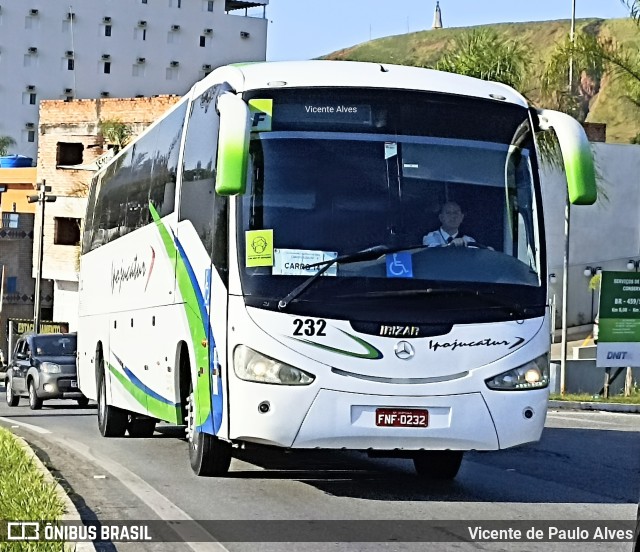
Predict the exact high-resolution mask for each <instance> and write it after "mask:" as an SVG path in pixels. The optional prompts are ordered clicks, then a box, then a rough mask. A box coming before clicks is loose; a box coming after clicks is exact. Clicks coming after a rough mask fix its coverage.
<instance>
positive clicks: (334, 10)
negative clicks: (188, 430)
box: [267, 0, 628, 61]
mask: <svg viewBox="0 0 640 552" xmlns="http://www.w3.org/2000/svg"><path fill="white" fill-rule="evenodd" d="M435 5H436V1H435V0H270V2H269V7H268V8H267V17H268V18H269V20H270V23H269V35H268V40H267V60H269V61H281V60H288V59H310V58H314V57H318V56H321V55H323V54H328V53H330V52H333V51H335V50H339V49H340V48H345V47H348V46H353V45H354V44H359V43H361V42H366V41H367V40H369V38H370V37H371V38H381V37H383V36H390V35H397V34H404V33H406V32H415V31H422V30H425V29H430V28H431V24H432V22H433V13H434V9H435ZM571 6H572V0H535V1H531V0H440V8H441V10H442V20H443V24H444V26H445V27H469V26H473V25H483V24H487V23H501V22H509V21H545V20H550V19H567V20H569V19H570V18H571ZM626 16H628V11H627V10H626V9H625V7H624V5H623V4H622V3H621V2H620V0H576V18H584V17H602V18H606V19H609V18H619V17H626ZM567 32H568V30H567Z"/></svg>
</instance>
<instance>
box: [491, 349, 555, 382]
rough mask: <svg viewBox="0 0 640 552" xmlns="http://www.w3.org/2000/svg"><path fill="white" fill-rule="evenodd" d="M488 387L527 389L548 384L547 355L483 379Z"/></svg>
mask: <svg viewBox="0 0 640 552" xmlns="http://www.w3.org/2000/svg"><path fill="white" fill-rule="evenodd" d="M485 383H486V384H487V387H488V388H489V389H494V390H496V391H527V390H529V389H544V388H545V387H547V386H548V385H549V355H548V354H544V355H541V356H539V357H538V358H536V359H534V360H531V361H529V362H527V363H526V364H523V365H522V366H518V367H517V368H513V369H512V370H509V371H508V372H503V373H502V374H498V375H497V376H494V377H492V378H489V379H487V380H485Z"/></svg>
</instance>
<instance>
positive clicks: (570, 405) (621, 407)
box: [549, 401, 640, 414]
mask: <svg viewBox="0 0 640 552" xmlns="http://www.w3.org/2000/svg"><path fill="white" fill-rule="evenodd" d="M549 408H559V409H566V410H593V411H601V412H626V413H630V414H640V404H618V403H602V402H578V401H549Z"/></svg>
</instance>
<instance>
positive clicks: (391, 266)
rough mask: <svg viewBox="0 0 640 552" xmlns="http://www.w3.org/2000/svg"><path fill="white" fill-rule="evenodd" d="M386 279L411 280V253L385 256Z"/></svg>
mask: <svg viewBox="0 0 640 552" xmlns="http://www.w3.org/2000/svg"><path fill="white" fill-rule="evenodd" d="M386 261H387V278H413V265H412V263H411V253H392V254H391V255H387V256H386Z"/></svg>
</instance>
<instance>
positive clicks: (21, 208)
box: [0, 167, 37, 214]
mask: <svg viewBox="0 0 640 552" xmlns="http://www.w3.org/2000/svg"><path fill="white" fill-rule="evenodd" d="M36 174H37V169H36V167H25V168H17V169H0V190H1V189H2V188H4V189H5V190H4V192H3V193H2V194H0V213H11V212H16V213H31V214H35V212H36V205H37V204H36V203H28V202H27V197H28V196H30V195H34V194H35V193H36V192H35V190H36ZM14 204H15V209H14V207H13V205H14Z"/></svg>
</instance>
